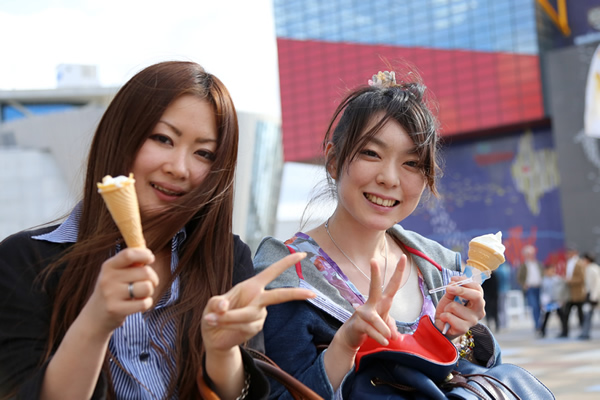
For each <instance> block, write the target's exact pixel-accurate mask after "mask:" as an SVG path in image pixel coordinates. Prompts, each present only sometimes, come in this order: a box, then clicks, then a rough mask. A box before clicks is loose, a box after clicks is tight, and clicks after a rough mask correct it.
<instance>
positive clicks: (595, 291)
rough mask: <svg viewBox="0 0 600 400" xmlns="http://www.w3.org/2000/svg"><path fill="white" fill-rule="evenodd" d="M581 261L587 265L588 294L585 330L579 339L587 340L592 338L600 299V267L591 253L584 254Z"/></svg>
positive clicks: (586, 282) (582, 330)
mask: <svg viewBox="0 0 600 400" xmlns="http://www.w3.org/2000/svg"><path fill="white" fill-rule="evenodd" d="M581 259H582V261H583V263H584V264H585V289H586V292H587V299H586V304H585V306H584V308H587V310H585V315H584V317H585V318H584V321H583V328H582V329H581V334H580V335H579V339H586V340H587V339H589V338H590V330H591V328H592V317H593V316H594V310H595V308H596V306H597V305H598V300H599V299H600V266H599V265H598V264H596V262H595V261H594V256H593V255H591V254H590V253H586V254H584V255H583V257H582V258H581Z"/></svg>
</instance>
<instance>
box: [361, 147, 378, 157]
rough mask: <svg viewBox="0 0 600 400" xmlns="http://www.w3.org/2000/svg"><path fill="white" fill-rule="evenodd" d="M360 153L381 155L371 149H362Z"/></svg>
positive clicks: (372, 155)
mask: <svg viewBox="0 0 600 400" xmlns="http://www.w3.org/2000/svg"><path fill="white" fill-rule="evenodd" d="M360 154H362V155H364V156H367V157H379V155H378V154H377V153H376V152H375V151H373V150H371V149H364V150H361V152H360Z"/></svg>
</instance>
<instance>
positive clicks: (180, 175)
mask: <svg viewBox="0 0 600 400" xmlns="http://www.w3.org/2000/svg"><path fill="white" fill-rule="evenodd" d="M164 169H165V172H166V173H167V174H169V175H171V176H172V177H174V178H175V179H186V178H188V177H189V174H190V169H189V166H188V158H187V155H186V154H185V153H184V152H183V151H174V152H173V153H172V154H171V157H170V158H169V160H168V161H167V162H166V163H165V164H164Z"/></svg>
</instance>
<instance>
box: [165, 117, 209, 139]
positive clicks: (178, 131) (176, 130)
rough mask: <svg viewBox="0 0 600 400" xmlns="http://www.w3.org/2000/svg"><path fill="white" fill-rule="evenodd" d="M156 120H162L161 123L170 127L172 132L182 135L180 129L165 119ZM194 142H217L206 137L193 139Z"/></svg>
mask: <svg viewBox="0 0 600 400" xmlns="http://www.w3.org/2000/svg"><path fill="white" fill-rule="evenodd" d="M158 122H162V123H163V124H165V125H167V126H168V127H169V128H171V129H172V130H173V132H175V134H176V135H177V136H179V137H181V136H183V132H181V130H179V129H178V128H177V127H176V126H175V125H173V124H171V123H169V122H167V121H165V120H162V119H161V120H159V121H158ZM195 142H196V143H209V142H214V143H217V140H216V139H208V138H196V140H195Z"/></svg>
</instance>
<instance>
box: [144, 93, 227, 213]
mask: <svg viewBox="0 0 600 400" xmlns="http://www.w3.org/2000/svg"><path fill="white" fill-rule="evenodd" d="M216 148H217V127H216V120H215V115H214V110H213V108H212V107H211V105H210V104H209V103H208V102H207V101H206V100H203V99H200V98H198V97H195V96H192V95H183V96H181V97H179V98H177V99H176V100H174V101H173V102H172V103H171V104H170V105H169V106H168V107H167V109H166V110H165V112H164V113H163V115H162V116H161V118H160V120H159V122H158V123H157V124H156V126H155V127H154V128H153V129H152V132H151V134H150V136H148V138H147V139H146V141H145V142H144V144H143V145H142V147H141V148H140V150H139V152H138V154H137V155H136V158H135V161H134V164H133V174H134V176H135V180H136V183H135V186H136V191H137V195H138V199H139V204H140V211H141V213H142V215H144V214H148V213H150V214H152V213H155V212H160V211H161V210H163V209H164V208H165V206H168V205H169V204H170V203H172V202H174V201H176V200H177V199H179V198H180V197H181V196H183V195H184V194H186V193H188V192H190V191H191V190H193V189H194V188H196V187H198V186H199V185H200V184H201V183H202V181H203V180H204V178H205V177H206V175H207V174H208V173H209V171H210V169H211V165H212V163H213V161H214V157H215V152H216Z"/></svg>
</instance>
